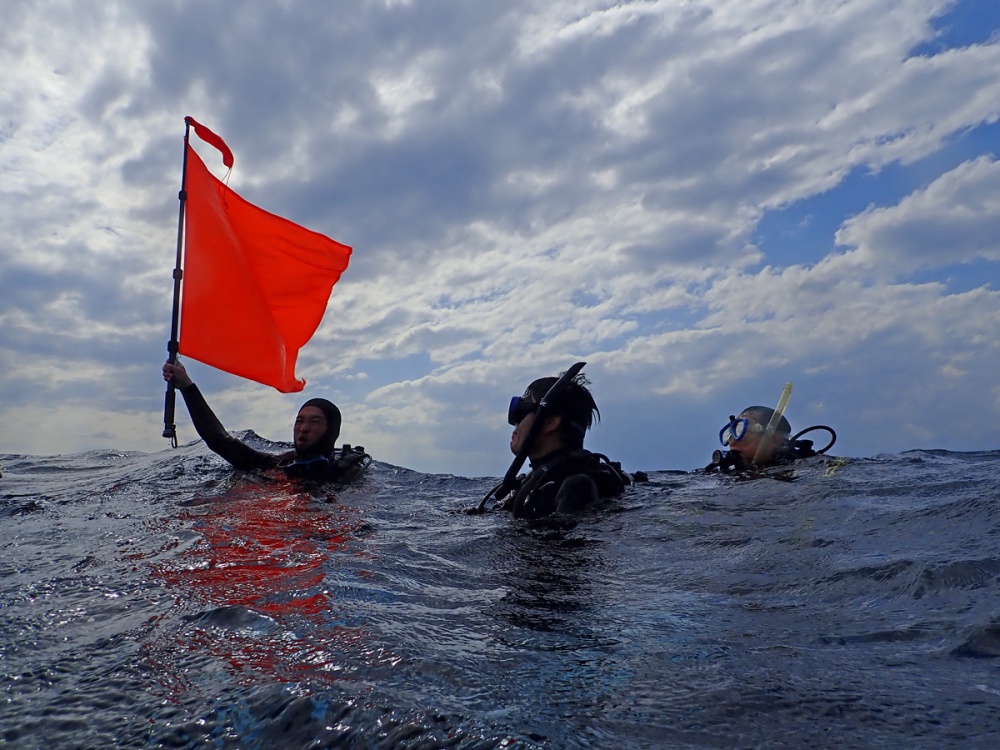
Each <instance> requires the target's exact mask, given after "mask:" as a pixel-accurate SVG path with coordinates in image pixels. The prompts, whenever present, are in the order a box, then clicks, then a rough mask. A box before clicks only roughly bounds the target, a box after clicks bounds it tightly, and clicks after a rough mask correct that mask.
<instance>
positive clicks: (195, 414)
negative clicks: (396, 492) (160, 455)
mask: <svg viewBox="0 0 1000 750" xmlns="http://www.w3.org/2000/svg"><path fill="white" fill-rule="evenodd" d="M178 390H180V392H181V395H183V396H184V403H185V404H187V408H188V412H189V413H190V414H191V421H192V423H193V424H194V428H195V430H196V431H197V432H198V436H199V437H201V439H202V440H204V441H205V445H207V446H208V447H209V448H210V449H211V450H212V451H214V452H215V453H218V454H219V455H220V456H222V457H223V458H224V459H226V461H228V462H229V463H230V464H232V465H233V467H234V468H236V469H240V470H241V471H260V470H266V469H281V470H282V471H284V472H285V474H287V475H288V476H290V477H295V478H301V479H307V480H310V481H315V482H324V483H326V482H331V483H336V484H347V483H349V482H352V481H354V480H355V479H358V478H359V477H361V475H362V474H364V472H365V469H367V468H368V465H369V464H370V463H371V456H369V455H368V454H367V453H365V452H364V450H363V449H360V448H355V449H351V448H350V447H349V446H344V449H343V450H341V451H335V450H334V449H333V445H332V444H333V443H334V442H335V441H336V439H337V437H338V435H334V436H333V437H332V440H330V441H327V440H323V441H321V443H320V445H321V446H322V448H325V449H326V450H327V451H329V452H328V453H324V452H322V450H321V451H320V452H314V453H308V454H299V453H297V452H296V451H289V452H287V453H280V454H274V453H264V452H262V451H258V450H254V449H253V448H251V447H250V446H249V445H247V444H246V443H243V442H241V441H239V440H237V439H236V438H234V437H233V436H232V435H230V434H229V433H228V432H226V428H225V427H223V426H222V423H221V422H220V421H219V419H218V417H216V416H215V413H214V412H213V411H212V409H211V408H210V407H209V405H208V402H207V401H205V397H204V396H203V395H202V394H201V391H199V390H198V386H197V385H195V384H194V383H192V384H191V385H189V386H187V387H185V388H179V389H178Z"/></svg>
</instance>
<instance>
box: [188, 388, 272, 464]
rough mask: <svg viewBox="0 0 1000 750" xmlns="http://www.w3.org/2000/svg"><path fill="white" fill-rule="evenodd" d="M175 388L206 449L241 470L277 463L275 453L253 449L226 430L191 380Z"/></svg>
mask: <svg viewBox="0 0 1000 750" xmlns="http://www.w3.org/2000/svg"><path fill="white" fill-rule="evenodd" d="M178 390H180V392H181V395H182V396H183V397H184V403H185V404H186V405H187V409H188V413H189V414H190V415H191V422H192V423H193V424H194V429H195V430H196V431H197V433H198V436H199V437H200V438H201V439H202V440H204V441H205V445H207V446H208V447H209V449H211V450H212V451H213V452H215V453H217V454H218V455H220V456H222V458H224V459H225V460H226V461H228V462H229V463H230V464H232V465H233V467H234V468H236V469H240V470H242V471H253V470H256V469H270V468H273V467H275V466H277V464H278V458H277V457H276V456H274V455H272V454H270V453H263V452H261V451H258V450H254V449H253V448H251V447H250V446H249V445H247V444H246V443H243V442H241V441H239V440H237V439H236V438H234V437H233V436H232V435H230V434H229V433H228V432H226V428H225V427H223V426H222V423H221V422H220V421H219V418H218V417H216V416H215V413H214V412H213V411H212V409H211V408H210V407H209V405H208V402H207V401H205V397H204V396H203V395H202V394H201V391H199V390H198V386H197V385H195V384H194V383H192V384H191V385H189V386H187V387H186V388H180V389H178Z"/></svg>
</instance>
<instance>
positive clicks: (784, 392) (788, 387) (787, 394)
mask: <svg viewBox="0 0 1000 750" xmlns="http://www.w3.org/2000/svg"><path fill="white" fill-rule="evenodd" d="M791 397H792V384H791V383H785V387H784V388H782V389H781V398H779V399H778V405H777V407H775V409H774V414H772V415H771V418H770V419H769V420H768V422H767V427H766V428H764V437H763V438H762V439H761V441H760V443H758V444H757V450H756V451H755V452H754V454H753V462H754V463H757V461H758V460H759V459H760V454H761V452H762V451H763V449H764V446H765V445H770V444H771V438H772V437H774V433H775V431H776V430H777V429H778V422H780V421H781V418H782V417H783V416H784V414H785V407H786V406H788V399H790V398H791Z"/></svg>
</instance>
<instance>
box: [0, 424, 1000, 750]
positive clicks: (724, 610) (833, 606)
mask: <svg viewBox="0 0 1000 750" xmlns="http://www.w3.org/2000/svg"><path fill="white" fill-rule="evenodd" d="M243 437H244V439H247V440H249V441H251V442H253V443H255V444H256V445H258V446H260V447H263V448H268V447H273V448H274V449H277V448H278V447H279V446H277V445H271V444H268V443H267V441H264V440H262V439H261V438H259V437H257V436H255V435H252V434H246V435H243ZM0 464H2V466H3V472H4V476H3V478H2V479H0V547H2V550H3V554H2V557H0V633H2V643H0V649H2V657H3V658H2V660H0V672H2V676H3V684H4V685H5V689H4V695H3V700H2V701H0V746H5V747H16V748H21V747H24V748H29V747H46V748H76V747H95V748H96V747H135V748H140V747H143V748H149V747H175V748H176V747H180V748H200V747H223V748H224V747H233V748H235V747H240V748H248V747H260V748H265V747H340V746H347V747H386V748H390V747H391V748H397V747H399V748H423V747H461V748H479V747H482V748H487V747H489V748H493V747H504V748H518V747H524V748H534V747H553V748H563V747H602V748H603V747H623V748H628V747H636V748H639V747H691V748H703V747H704V748H715V747H727V748H728V747H768V748H782V747H788V748H792V747H795V748H800V747H803V746H811V747H838V748H843V747H892V748H896V747H907V748H922V747H926V748H970V747H982V748H987V747H990V748H992V747H995V746H997V744H998V742H1000V719H998V718H997V717H998V716H1000V672H998V671H997V670H998V664H1000V663H998V662H997V661H996V657H997V656H1000V600H998V597H997V590H998V582H1000V516H998V514H997V513H996V504H997V502H998V500H1000V478H998V477H1000V471H998V469H1000V451H991V452H978V453H954V452H947V451H911V452H907V453H903V454H899V455H881V456H875V457H872V458H867V459H842V458H826V457H821V458H815V459H809V460H807V461H804V462H799V463H798V464H796V465H794V467H792V468H790V469H783V470H780V471H775V472H771V473H770V474H765V475H764V476H761V477H758V478H754V479H753V480H752V481H747V480H741V479H738V478H732V477H718V476H710V475H706V474H703V473H699V472H675V471H650V472H648V474H649V481H648V482H644V483H641V484H639V485H637V486H636V487H634V488H631V489H630V490H629V491H628V492H627V493H626V495H625V496H623V497H622V498H621V500H620V501H619V502H618V503H617V504H616V505H615V506H614V507H612V508H610V509H608V510H606V511H602V512H599V513H595V514H593V515H587V516H582V517H578V518H575V519H563V520H561V521H560V522H558V523H555V522H549V523H535V524H532V523H526V522H522V521H515V520H514V519H512V518H510V517H509V515H507V514H504V513H501V512H494V513H487V514H485V515H469V514H465V513H462V512H461V511H462V510H463V509H466V508H471V507H475V506H476V505H478V502H479V500H480V498H481V497H483V495H484V494H485V493H486V492H487V490H489V488H490V487H492V486H493V484H494V483H495V482H496V479H495V478H487V477H484V478H467V477H458V476H450V475H429V474H421V473H419V472H415V471H411V470H408V469H405V468H402V467H396V466H392V465H390V464H386V463H382V462H378V461H376V462H375V463H374V464H373V466H372V468H371V469H370V471H369V474H368V476H367V477H366V479H365V480H364V481H363V482H362V483H360V484H358V485H356V486H352V487H348V488H336V489H330V488H326V489H323V490H321V491H320V490H316V489H311V490H307V489H304V488H302V487H299V486H297V485H295V484H292V483H290V482H287V481H277V480H273V479H269V478H266V477H261V476H256V475H241V474H239V473H234V472H233V471H231V470H230V469H229V468H228V466H227V465H226V464H224V463H223V462H222V461H221V460H220V459H218V457H216V456H214V455H213V454H211V453H209V452H208V451H207V450H206V449H205V447H204V445H203V444H201V443H193V444H190V445H185V446H182V447H181V448H178V449H176V450H172V451H165V452H162V453H153V454H144V453H135V452H122V451H92V452H88V453H80V454H75V455H69V456H44V457H43V456H20V455H6V456H0Z"/></svg>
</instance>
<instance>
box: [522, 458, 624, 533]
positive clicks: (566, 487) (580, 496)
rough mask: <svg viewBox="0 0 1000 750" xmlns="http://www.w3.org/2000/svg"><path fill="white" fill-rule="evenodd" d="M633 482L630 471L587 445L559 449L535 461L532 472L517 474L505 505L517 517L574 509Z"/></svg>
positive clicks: (599, 500)
mask: <svg viewBox="0 0 1000 750" xmlns="http://www.w3.org/2000/svg"><path fill="white" fill-rule="evenodd" d="M631 483H632V480H631V478H630V477H629V475H628V474H626V473H625V472H623V471H622V470H621V468H620V466H619V465H618V464H616V463H613V462H611V461H609V460H608V459H607V457H606V456H602V455H601V454H599V453H591V452H590V451H588V450H586V449H584V448H579V449H576V450H565V449H564V450H558V451H555V452H554V453H550V454H549V455H547V456H545V457H543V458H541V459H539V460H538V461H533V462H532V464H531V472H530V473H529V474H526V475H522V476H520V477H518V484H517V486H516V487H515V489H514V492H513V493H512V494H511V496H510V497H508V498H507V501H506V502H505V503H504V505H503V507H504V510H509V511H511V512H512V513H513V514H514V517H515V518H542V517H543V516H547V515H550V514H552V513H556V512H558V513H573V512H577V511H581V510H586V509H588V508H593V507H597V506H600V505H602V504H603V503H606V502H607V501H608V500H610V499H611V498H615V497H618V496H619V495H621V494H622V492H623V491H624V490H625V486H626V485H628V484H631Z"/></svg>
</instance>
